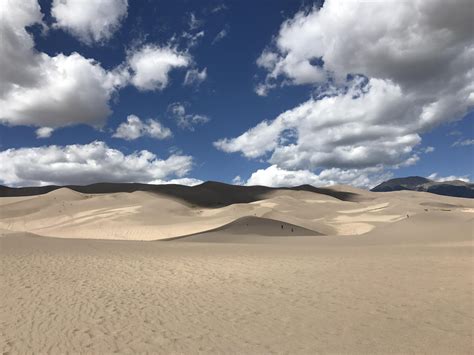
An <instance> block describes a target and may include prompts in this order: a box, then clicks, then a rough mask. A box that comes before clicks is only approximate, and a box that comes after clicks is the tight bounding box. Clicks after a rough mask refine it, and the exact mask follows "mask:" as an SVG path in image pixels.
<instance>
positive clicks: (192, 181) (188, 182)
mask: <svg viewBox="0 0 474 355" xmlns="http://www.w3.org/2000/svg"><path fill="white" fill-rule="evenodd" d="M203 182H204V181H202V180H199V179H195V178H180V179H171V180H160V179H158V180H153V181H150V182H149V184H156V185H162V184H176V185H186V186H196V185H200V184H202V183H203Z"/></svg>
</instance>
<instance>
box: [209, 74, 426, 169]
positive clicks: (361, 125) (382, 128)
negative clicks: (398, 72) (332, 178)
mask: <svg viewBox="0 0 474 355" xmlns="http://www.w3.org/2000/svg"><path fill="white" fill-rule="evenodd" d="M367 85H368V86H360V85H353V86H352V87H350V89H349V90H348V91H347V92H345V93H341V94H338V95H336V96H329V97H325V98H322V99H310V100H308V101H307V102H305V103H303V104H301V105H300V106H297V107H295V108H293V109H291V110H288V111H286V112H284V113H282V114H281V115H279V116H278V117H277V118H276V119H274V120H273V121H263V122H261V123H259V124H258V125H257V126H255V127H253V128H251V129H250V130H248V131H247V132H245V133H243V134H242V135H240V136H239V137H237V138H233V139H221V140H218V141H217V142H215V143H214V145H215V146H216V147H217V148H218V149H221V150H223V151H225V152H241V153H242V154H243V155H244V156H246V157H248V158H259V157H263V156H266V155H267V154H269V153H271V155H270V157H269V159H268V160H269V162H270V163H272V164H277V165H278V166H279V167H283V168H285V169H310V170H314V169H316V168H319V167H326V168H331V167H338V168H364V167H371V166H376V165H380V164H386V165H395V164H400V163H402V162H404V161H406V160H407V159H409V158H410V157H411V156H412V153H413V148H414V146H416V145H417V144H418V143H419V142H420V140H421V138H420V136H419V135H418V134H417V133H416V131H417V129H418V127H419V126H418V123H417V122H416V121H413V120H412V117H413V111H412V110H410V109H409V107H408V108H407V109H406V110H405V112H399V111H398V110H397V109H396V108H397V107H399V106H400V104H401V103H403V102H404V100H405V99H404V97H403V95H402V92H401V90H400V88H399V87H398V86H395V85H393V84H389V83H387V82H385V81H383V80H378V79H372V80H371V81H370V82H369V83H368V84H367Z"/></svg>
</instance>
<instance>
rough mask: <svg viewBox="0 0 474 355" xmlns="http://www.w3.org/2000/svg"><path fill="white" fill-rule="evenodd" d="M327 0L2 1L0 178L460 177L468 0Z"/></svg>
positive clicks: (322, 180)
mask: <svg viewBox="0 0 474 355" xmlns="http://www.w3.org/2000/svg"><path fill="white" fill-rule="evenodd" d="M334 3H335V2H334V1H326V3H323V2H310V1H301V2H299V1H259V2H254V1H199V2H197V1H184V0H181V1H180V0H177V1H173V2H170V1H145V0H142V1H128V2H127V1H126V0H120V1H110V2H108V1H105V2H103V4H102V8H100V6H99V7H97V6H98V5H97V4H95V2H94V1H93V0H87V1H82V2H81V1H78V0H76V1H73V0H68V1H62V2H61V1H59V0H58V1H53V2H51V1H40V2H39V4H38V3H37V2H36V1H34V0H31V1H25V4H24V5H23V6H24V7H23V8H22V7H21V6H14V4H13V1H7V6H6V8H5V9H4V10H3V11H4V14H6V15H7V16H8V21H6V24H5V26H3V27H2V28H1V29H0V30H1V31H2V32H4V33H2V38H7V39H8V40H6V41H3V42H4V43H3V44H2V45H1V47H0V51H1V52H0V54H2V57H3V58H4V61H3V62H0V65H1V66H2V67H3V68H4V69H6V70H5V71H4V74H3V77H2V78H1V79H2V82H3V83H5V85H4V88H2V92H1V93H0V95H2V96H1V97H0V104H1V105H2V106H3V109H1V110H0V122H1V123H2V124H1V125H0V144H1V147H0V149H1V152H0V162H1V164H2V166H3V170H4V171H3V173H1V174H0V182H2V183H3V184H8V185H14V186H21V185H33V184H68V183H84V184H85V183H91V182H98V181H130V182H132V181H137V182H151V183H162V182H179V183H187V184H193V183H198V182H199V181H205V180H217V181H223V182H233V181H234V182H235V183H241V184H245V183H248V184H265V185H273V186H279V185H295V184H302V183H312V184H314V185H325V184H332V183H346V184H354V185H357V186H362V187H370V186H372V185H374V184H376V183H377V182H380V181H381V180H383V179H387V178H390V177H398V176H406V175H421V176H431V177H432V178H436V179H443V178H448V177H451V178H459V177H461V178H463V179H472V178H473V176H474V164H473V163H474V162H473V148H474V146H473V143H474V124H473V120H472V118H473V117H474V113H473V112H472V108H473V102H474V98H473V97H474V94H473V86H472V80H471V79H472V78H474V71H473V69H472V59H468V58H469V55H471V54H472V53H473V51H474V44H473V40H472V36H466V31H469V25H468V24H467V23H469V22H470V20H472V18H469V16H471V17H472V11H462V10H463V7H464V6H471V5H472V4H469V1H464V2H463V1H459V2H458V3H456V2H454V4H451V5H450V6H437V5H436V4H435V3H432V4H427V3H426V2H425V1H421V0H420V1H416V2H414V3H413V4H411V5H410V4H408V3H405V4H399V3H398V2H395V1H393V2H391V1H388V2H387V5H386V6H378V5H377V4H376V3H373V4H372V5H371V4H367V3H366V4H365V5H360V4H358V3H357V2H356V1H348V2H347V3H346V4H345V5H344V6H342V5H337V4H334ZM415 3H416V4H415ZM411 6H412V8H411ZM462 13H468V14H469V13H471V15H464V17H463V16H461V15H459V14H462ZM4 14H2V16H3V15H4ZM99 14H105V15H104V16H99ZM427 14H428V15H427ZM453 14H455V15H456V16H458V17H459V16H461V17H459V18H457V20H458V21H457V22H456V24H453V23H451V22H450V21H435V19H436V18H441V19H446V18H449V17H451V18H452V17H453ZM336 15H337V16H336ZM425 15H427V16H431V17H433V21H431V18H428V19H427V18H426V16H425ZM437 16H438V17H437ZM385 18H390V19H391V21H392V22H391V23H390V24H389V25H387V21H385V20H384V19H385ZM100 19H105V21H100ZM104 22H105V24H106V25H104ZM368 22H369V23H368ZM401 28H402V29H403V31H401V30H400V29H401ZM410 31H411V32H410ZM405 32H406V33H405ZM440 33H448V34H449V36H448V37H446V36H441V35H439V34H440ZM413 34H416V35H417V37H419V38H420V39H421V40H420V42H413V43H412V42H410V41H411V40H407V38H413ZM445 37H446V38H445ZM445 41H447V42H445ZM352 44H356V47H354V48H351V45H352ZM378 46H380V48H378ZM18 58H22V59H21V60H19V59H18ZM163 58H168V59H163ZM7 60H8V61H9V62H8V63H7V62H6V61H7ZM22 61H24V63H23V62H22ZM12 63H14V64H12ZM163 63H165V64H166V65H164V64H163ZM466 68H467V69H466ZM433 78H434V79H433ZM109 80H110V83H109ZM285 112H286V113H285ZM127 118H129V119H130V118H131V121H127ZM149 120H152V121H149ZM127 122H128V123H129V124H127ZM130 122H134V126H133V125H131V124H130ZM262 122H263V123H262ZM120 125H122V126H120ZM119 127H122V128H121V129H119ZM134 129H135V130H134ZM137 129H138V131H137ZM94 142H95V143H94ZM144 150H145V151H147V153H140V152H141V151H144Z"/></svg>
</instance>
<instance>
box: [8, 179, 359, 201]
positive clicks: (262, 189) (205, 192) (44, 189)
mask: <svg viewBox="0 0 474 355" xmlns="http://www.w3.org/2000/svg"><path fill="white" fill-rule="evenodd" d="M62 187H66V188H68V189H71V190H74V191H77V192H81V193H85V194H98V193H115V192H135V191H145V192H152V193H157V194H161V195H166V196H168V197H172V198H177V199H180V200H183V201H185V202H187V203H189V204H192V205H196V206H201V207H222V206H228V205H232V204H234V203H249V202H254V201H259V200H262V199H264V198H265V196H267V195H268V194H269V193H271V192H273V191H278V190H293V191H308V192H314V193H319V194H323V195H328V196H332V197H334V198H337V199H338V200H341V201H356V200H360V199H361V198H362V196H359V195H358V194H357V193H354V192H350V191H343V190H340V189H331V188H317V187H314V186H311V185H301V186H296V187H282V188H272V187H266V186H239V185H229V184H224V183H221V182H214V181H207V182H204V183H202V184H200V185H196V186H183V185H174V184H169V185H150V184H137V183H98V184H92V185H85V186H81V185H67V186H55V185H51V186H37V187H18V188H14V187H7V186H2V185H0V197H13V196H35V195H42V194H45V193H48V192H51V191H54V190H57V189H60V188H62ZM348 189H350V188H349V187H348Z"/></svg>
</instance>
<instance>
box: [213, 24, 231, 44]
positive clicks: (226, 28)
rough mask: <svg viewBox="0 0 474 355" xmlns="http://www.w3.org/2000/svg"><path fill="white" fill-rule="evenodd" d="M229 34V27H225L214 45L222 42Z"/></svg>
mask: <svg viewBox="0 0 474 355" xmlns="http://www.w3.org/2000/svg"><path fill="white" fill-rule="evenodd" d="M228 34H229V26H228V25H227V26H225V27H224V28H223V29H222V30H221V31H219V33H218V34H217V35H216V36H215V37H214V39H213V40H212V44H216V43H217V42H220V41H222V40H223V39H224V38H225V37H227V35H228Z"/></svg>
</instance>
